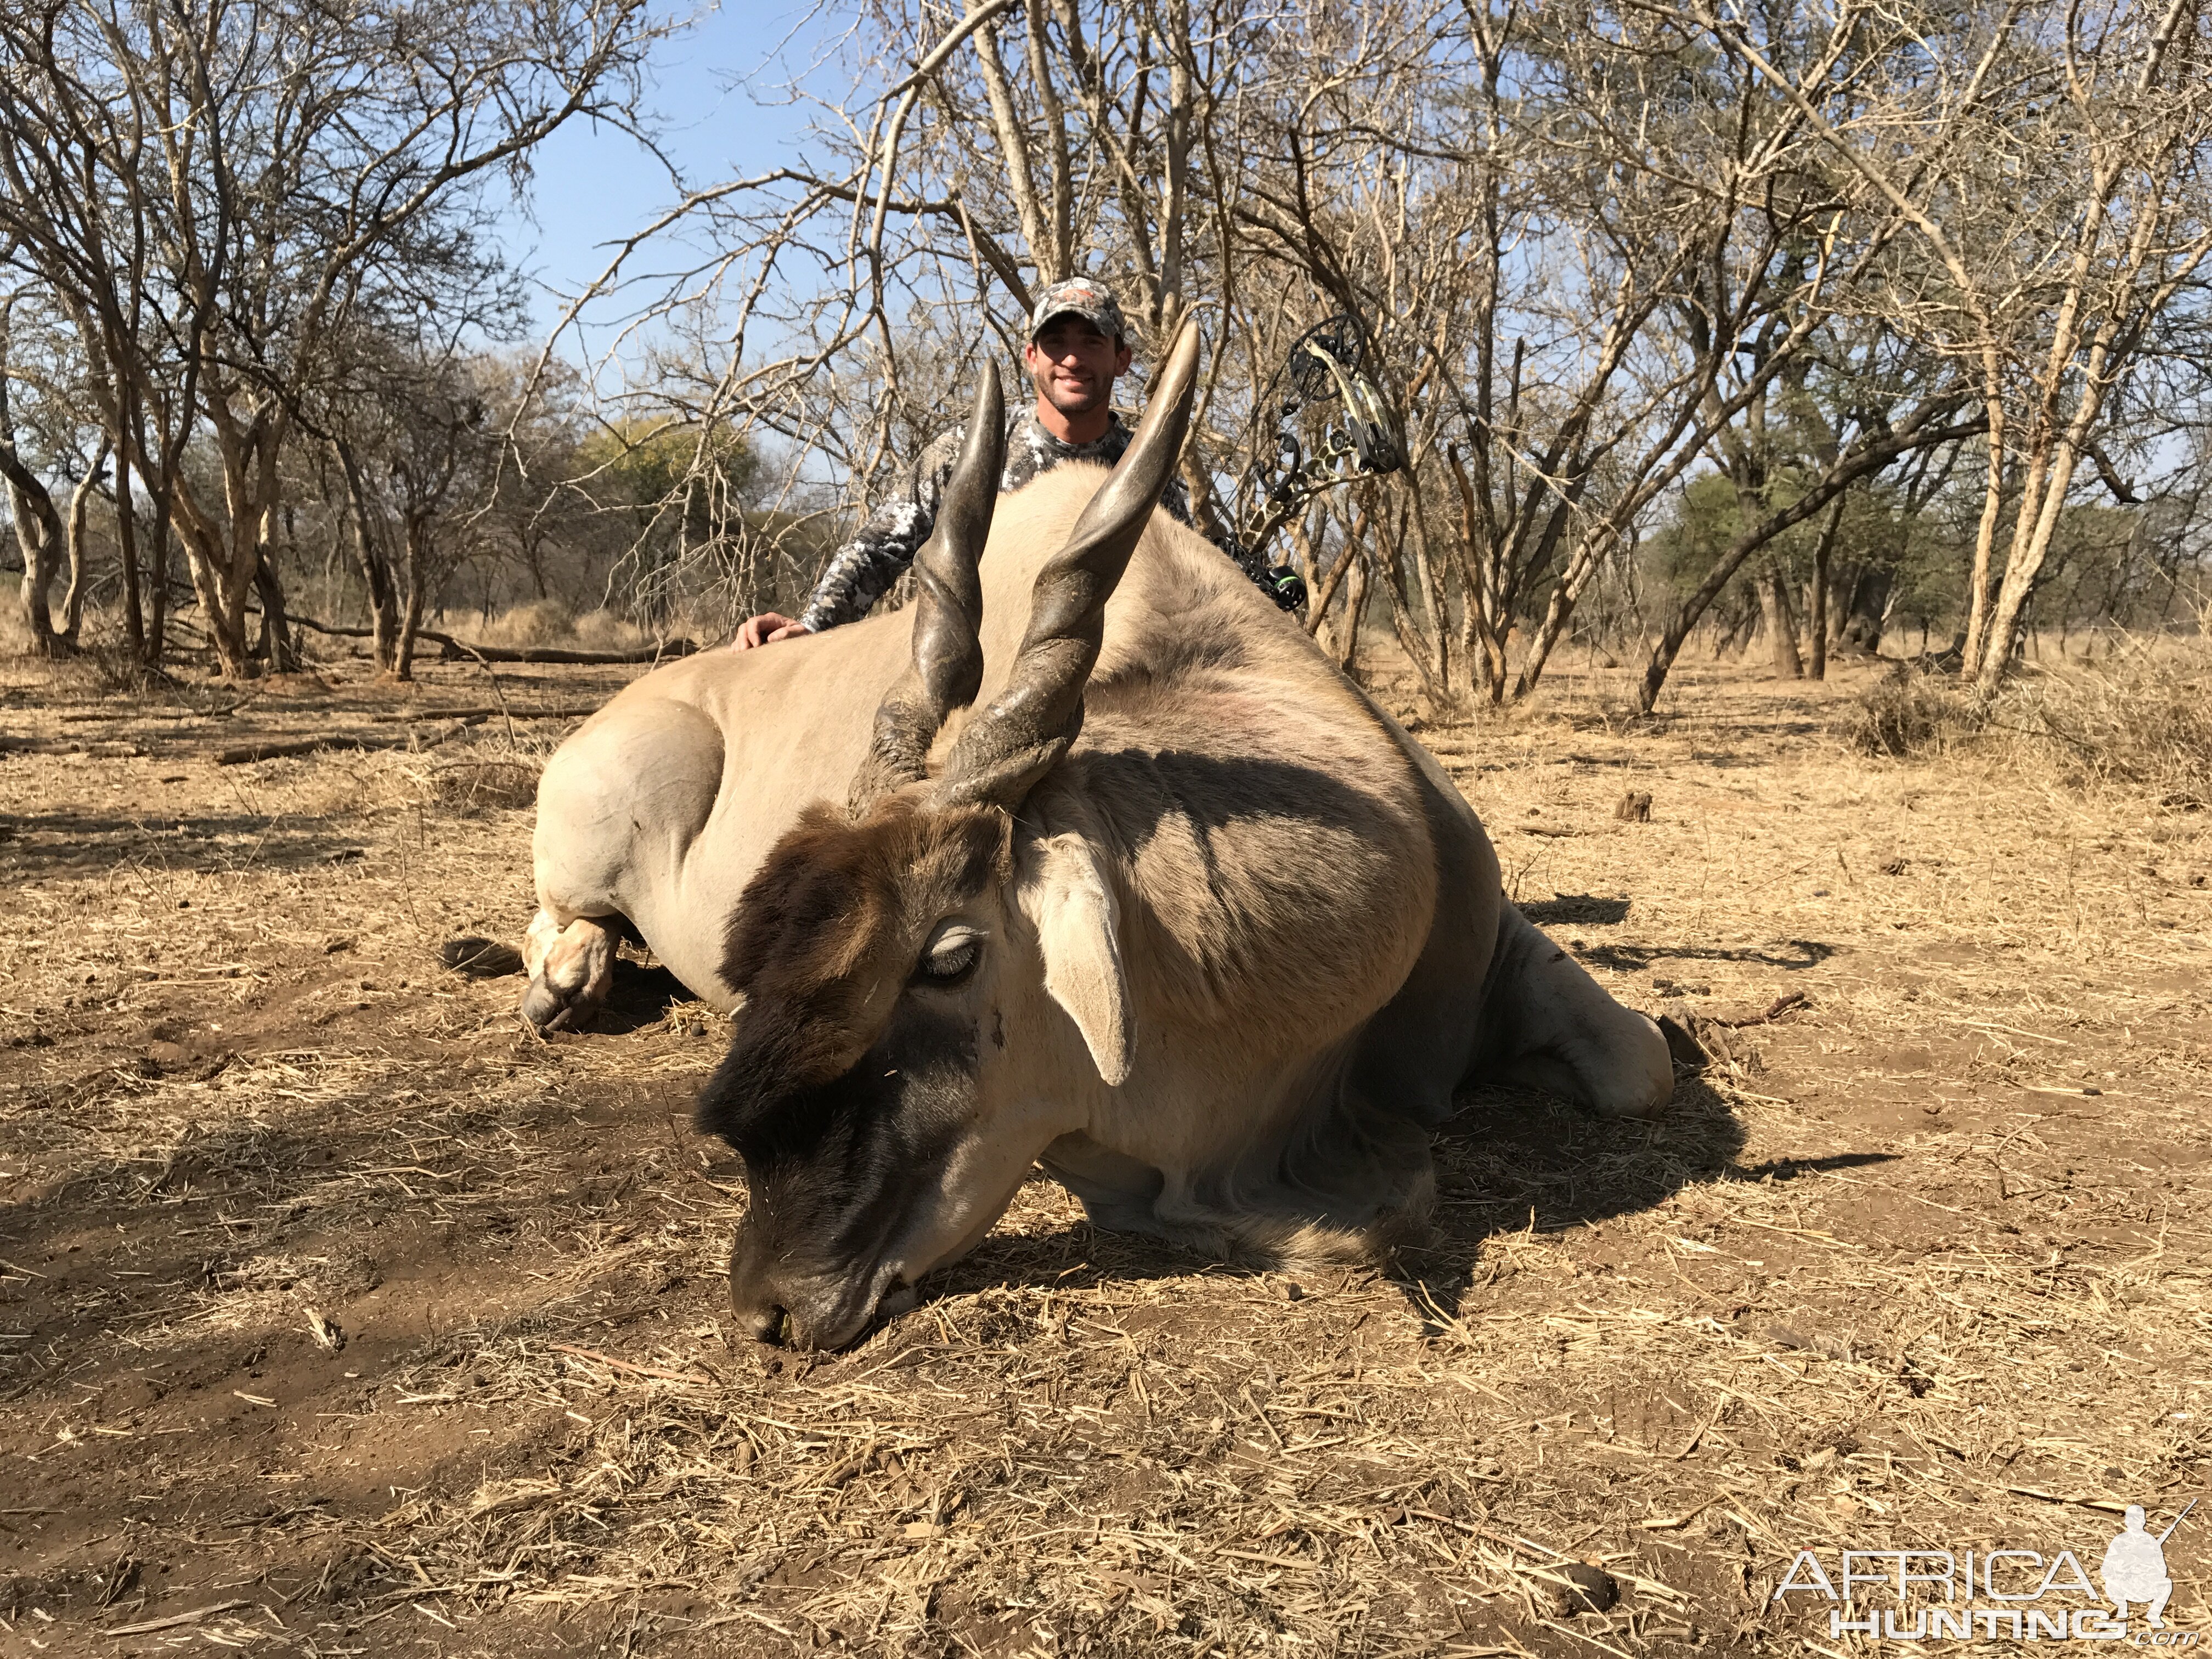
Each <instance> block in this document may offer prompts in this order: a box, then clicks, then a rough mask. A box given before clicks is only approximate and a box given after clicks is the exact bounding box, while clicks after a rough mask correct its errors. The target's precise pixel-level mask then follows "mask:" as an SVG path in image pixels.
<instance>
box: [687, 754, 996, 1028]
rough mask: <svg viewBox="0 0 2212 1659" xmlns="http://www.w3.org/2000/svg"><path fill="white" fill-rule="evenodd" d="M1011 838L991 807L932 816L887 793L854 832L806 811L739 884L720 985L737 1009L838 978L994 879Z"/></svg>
mask: <svg viewBox="0 0 2212 1659" xmlns="http://www.w3.org/2000/svg"><path fill="white" fill-rule="evenodd" d="M1010 838H1011V826H1010V823H1009V821H1008V819H1007V817H1006V814H1005V813H1004V812H1002V811H999V810H997V809H996V808H994V807H984V806H968V807H959V808H956V809H954V810H951V811H926V810H924V809H923V808H921V806H919V805H917V804H916V803H915V799H914V798H913V797H912V796H911V795H907V794H894V795H889V796H886V797H885V798H884V799H882V800H880V801H878V803H877V804H876V805H875V807H874V808H873V809H872V811H870V812H869V813H868V815H867V816H866V817H864V818H862V819H861V820H860V822H859V823H853V822H852V821H851V820H849V819H848V818H847V817H845V815H844V814H843V813H842V812H841V811H837V810H836V808H835V807H832V806H830V805H827V804H826V803H825V804H821V805H815V806H811V807H809V808H808V809H807V810H806V811H805V812H804V813H803V814H801V815H800V817H799V822H798V823H795V824H793V826H792V827H791V829H788V830H787V831H785V832H784V835H783V837H782V839H781V840H780V841H778V842H776V844H775V846H774V847H773V848H770V849H769V855H768V857H767V859H766V860H763V863H762V865H761V867H760V870H759V871H758V872H757V873H756V874H755V875H754V877H753V878H752V880H751V881H750V882H749V883H748V884H746V887H745V890H744V895H743V896H741V897H740V898H739V900H738V913H737V915H735V916H734V917H733V918H732V921H731V924H730V930H729V933H728V936H727V941H726V945H725V955H724V957H723V976H724V977H725V978H726V980H727V981H729V983H730V984H732V986H734V987H737V988H738V990H740V991H743V992H744V994H745V995H746V996H747V998H748V999H758V998H763V997H767V998H775V997H779V996H792V995H801V996H803V995H806V994H810V993H811V992H814V991H816V990H818V989H820V988H822V987H826V986H828V985H829V984H831V983H833V982H835V981H839V980H842V979H845V978H847V977H848V976H849V975H853V974H854V973H855V972H857V971H859V970H860V969H862V968H863V967H865V966H866V965H867V964H869V963H872V962H875V961H879V960H880V959H881V957H882V955H883V953H884V951H886V950H888V949H890V948H891V947H893V946H894V945H896V944H897V943H899V942H900V940H901V938H902V935H903V934H905V933H907V932H908V931H909V930H911V929H913V928H915V927H920V926H924V925H926V924H927V921H930V920H933V919H934V916H935V915H936V914H938V913H940V912H942V911H943V910H945V909H946V908H951V907H952V906H954V905H957V904H959V903H961V902H963V901H964V900H966V899H968V898H969V897H970V896H973V895H974V894H975V892H976V891H977V890H980V889H981V888H982V887H983V886H984V885H985V884H987V883H988V882H989V881H991V880H992V879H993V878H994V877H995V876H997V875H999V874H1000V873H1001V872H1002V871H1003V869H1004V867H1005V864H1006V858H1007V856H1008V845H1009V842H1010Z"/></svg>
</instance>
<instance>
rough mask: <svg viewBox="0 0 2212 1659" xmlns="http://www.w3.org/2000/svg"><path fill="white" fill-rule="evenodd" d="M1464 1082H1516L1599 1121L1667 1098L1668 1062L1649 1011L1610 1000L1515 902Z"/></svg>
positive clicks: (1637, 1112) (1670, 1087) (1654, 1107)
mask: <svg viewBox="0 0 2212 1659" xmlns="http://www.w3.org/2000/svg"><path fill="white" fill-rule="evenodd" d="M1483 1024H1484V1042H1483V1048H1482V1054H1481V1058H1480V1060H1478V1061H1477V1063H1476V1066H1475V1068H1474V1072H1473V1073H1472V1074H1471V1077H1470V1079H1469V1080H1470V1081H1474V1082H1481V1083H1508V1084H1519V1085H1525V1086H1527V1087H1529V1088H1535V1089H1541V1090H1543V1091H1545V1092H1547V1094H1554V1095H1559V1096H1560V1097H1563V1098H1565V1099H1567V1100H1571V1101H1573V1102H1574V1103H1576V1104H1577V1105H1578V1106H1583V1107H1586V1108H1588V1109H1589V1110H1591V1111H1594V1112H1596V1113H1598V1114H1600V1115H1602V1116H1605V1117H1650V1116H1653V1115H1656V1113H1657V1112H1658V1111H1659V1110H1660V1109H1661V1108H1662V1107H1663V1106H1665V1105H1666V1104H1667V1103H1668V1101H1669V1100H1670V1099H1672V1098H1673V1097H1674V1058H1673V1056H1672V1054H1670V1053H1669V1052H1668V1047H1667V1039H1666V1036H1664V1035H1663V1034H1662V1032H1661V1031H1660V1030H1659V1027H1658V1025H1657V1024H1656V1022H1655V1021H1653V1020H1652V1019H1651V1018H1650V1017H1649V1016H1648V1015H1645V1014H1640V1013H1638V1012H1636V1011H1635V1010H1634V1009H1633V1008H1626V1007H1623V1006H1621V1005H1620V1003H1618V1002H1615V1001H1614V1000H1613V998H1612V997H1611V996H1610V995H1609V994H1607V991H1606V989H1605V987H1603V986H1601V985H1600V984H1599V983H1598V982H1597V981H1595V980H1594V979H1592V978H1591V977H1590V976H1589V974H1587V973H1586V972H1584V971H1583V966H1582V964H1581V963H1578V962H1577V961H1576V960H1575V959H1574V957H1571V955H1569V954H1568V953H1567V951H1565V949H1563V948H1562V947H1560V946H1559V945H1554V944H1553V942H1552V941H1551V940H1550V939H1547V938H1545V937H1544V935H1543V934H1542V933H1539V932H1537V930H1536V928H1535V927H1534V925H1532V924H1531V923H1530V922H1529V921H1528V918H1527V917H1526V916H1524V915H1522V914H1521V912H1520V911H1519V910H1518V909H1516V908H1514V907H1513V906H1512V905H1510V904H1508V905H1506V906H1505V907H1504V911H1503V913H1502V914H1501V915H1499V917H1498V956H1497V958H1496V962H1495V964H1494V966H1493V967H1492V969H1491V975H1490V989H1489V997H1488V1000H1486V1003H1485V1005H1484V1007H1483Z"/></svg>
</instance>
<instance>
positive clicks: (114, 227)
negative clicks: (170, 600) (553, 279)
mask: <svg viewBox="0 0 2212 1659" xmlns="http://www.w3.org/2000/svg"><path fill="white" fill-rule="evenodd" d="M659 27H661V26H660V25H658V24H656V23H655V22H653V20H652V19H651V18H650V16H649V15H648V13H647V8H646V5H645V0H455V3H452V4H448V5H445V6H441V7H438V8H435V9H422V8H419V7H411V6H403V7H398V8H396V9H395V8H392V7H387V6H384V5H370V6H368V7H366V8H356V9H348V10H344V11H339V12H334V11H332V10H331V9H329V8H327V7H323V6H319V5H315V4H313V3H309V0H214V3H210V4H207V5H203V6H199V7H196V8H193V9H191V10H190V11H188V12H185V11H177V10H174V9H171V8H169V7H167V6H164V5H161V4H158V3H155V0H42V3H40V4H39V5H37V6H35V7H33V8H30V9H21V8H19V9H10V10H9V11H8V12H7V13H6V14H5V15H4V16H0V58H5V60H6V61H7V63H8V64H9V73H8V74H7V75H6V76H0V181H4V185H5V188H4V189H0V233H4V234H7V235H8V236H9V237H11V238H13V240H14V243H15V249H16V253H15V258H16V259H17V260H18V262H19V263H20V264H22V265H23V266H24V267H25V268H27V269H28V270H32V271H33V272H34V273H35V274H37V275H38V276H40V277H42V278H43V279H44V280H45V281H46V282H47V283H50V284H51V285H52V288H53V289H54V291H55V292H56V294H57V295H58V297H59V300H60V302H61V303H62V304H64V306H66V307H69V308H70V311H71V313H72V314H73V316H74V317H75V319H76V322H77V325H78V331H79V333H80V336H81V340H82V349H83V351H84V353H85V356H86V357H87V359H88V362H91V363H93V364H94V366H95V369H96V374H95V376H94V378H95V380H96V381H97V383H98V385H99V386H100V396H101V400H102V404H103V414H104V416H106V420H107V422H108V424H109V428H110V431H111V434H112V436H113V438H114V440H115V441H116V444H117V447H118V452H119V453H122V454H124V455H125V456H127V458H128V459H129V461H130V463H131V465H132V466H133V467H134V468H135V469H136V471H137V472H138V473H139V474H140V475H141V476H142V477H147V478H149V480H150V481H151V482H152V483H153V486H154V490H155V535H156V544H157V547H158V546H159V545H160V544H161V540H162V538H164V537H165V536H166V533H167V527H168V526H169V524H170V523H171V522H172V521H173V524H174V526H175V528H176V530H177V532H178V534H179V537H180V538H181V541H182V544H183V546H184V549H185V556H186V563H187V566H188V568H189V570H190V573H191V580H192V586H193V588H194V590H195V592H196V594H197V599H198V601H199V605H200V608H201V612H202V616H203V618H204V622H205V624H206V626H207V629H208V631H209V634H210V638H211V640H212V643H213V645H214V648H215V651H216V657H217V659H218V661H219V662H220V664H221V665H222V669H223V671H224V672H226V673H227V674H230V675H234V676H237V675H243V674H246V673H247V672H248V671H250V658H249V653H248V646H247V641H246V608H247V605H248V602H249V599H251V598H252V597H253V596H254V595H255V594H256V593H257V592H258V593H259V594H260V596H261V597H262V599H263V601H264V605H268V604H270V603H271V602H272V601H273V600H274V599H275V598H276V590H275V588H274V586H273V583H274V567H273V564H272V563H271V562H270V557H269V550H270V547H271V545H272V538H273V537H274V535H275V533H276V524H277V515H278V512H279V508H280V507H281V505H282V480H283V471H282V459H283V451H284V447H285V445H286V442H287V441H288V439H289V436H290V434H291V430H292V420H293V416H294V413H295V410H296V408H297V406H298V400H299V397H300V395H301V392H302V390H303V388H305V387H307V386H310V385H312V384H313V380H314V379H315V377H316V376H317V375H319V374H321V373H322V372H323V371H324V370H325V367H326V363H327V356H328V349H329V346H330V343H331V339H332V337H333V336H334V335H335V334H337V333H338V332H340V331H343V329H344V328H345V327H346V326H347V325H348V324H349V320H350V319H352V317H353V316H354V314H355V313H356V310H357V309H358V308H360V307H362V306H363V305H365V304H368V303H371V302H372V301H374V297H375V296H376V295H377V294H378V293H379V292H380V290H381V289H385V288H386V287H387V286H389V285H392V284H394V283H404V282H406V281H407V280H410V279H411V278H413V277H415V276H418V275H419V274H420V273H421V272H422V271H423V270H426V269H428V270H435V269H436V268H438V267H439V266H440V265H441V264H444V263H446V262H448V261H450V260H452V259H453V258H455V257H456V255H457V252H458V253H459V255H461V256H462V257H464V258H465V255H466V251H467V247H468V245H469V244H470V243H471V240H473V239H475V238H477V237H478V236H479V235H480V234H481V232H482V228H483V215H484V214H485V213H486V212H487V211H488V207H487V198H486V197H485V196H484V194H483V185H486V184H489V182H491V181H492V180H494V179H495V178H496V177H497V176H498V175H499V174H500V173H501V171H502V170H505V171H506V172H507V173H519V172H520V171H522V170H526V167H527V162H528V156H529V154H530V151H531V149H532V147H533V146H534V145H535V144H537V143H538V142H539V141H540V140H541V139H543V138H544V137H545V136H546V135H547V134H548V133H550V132H551V131H554V130H555V129H556V128H557V127H558V126H559V125H561V124H562V122H564V121H566V120H568V118H571V117H572V116H574V115H576V114H578V113H580V112H588V113H592V114H594V115H598V116H600V117H602V118H611V119H614V120H617V121H623V122H627V121H628V120H629V118H630V116H631V112H632V110H633V108H634V106H635V95H636V84H635V70H636V67H637V64H638V63H639V61H640V56H641V52H642V51H643V49H644V47H645V46H646V45H647V42H648V41H649V40H650V39H651V38H652V37H653V34H654V33H655V32H656V30H657V29H658V28H659ZM149 411H152V414H153V421H152V424H153V426H154V428H155V432H156V433H157V434H159V435H160V436H158V437H155V438H153V439H151V440H150V441H149V433H148V431H147V415H148V412H149ZM202 431H204V433H205V435H207V437H208V439H209V440H210V442H211V445H212V447H213V450H214V453H215V454H216V458H217V460H218V463H219V465H218V473H219V480H220V483H219V492H218V493H217V494H215V495H210V494H209V493H208V492H207V491H206V490H205V489H204V488H203V487H202V486H200V485H199V483H197V481H196V480H195V478H194V477H192V476H191V473H190V472H189V471H186V470H185V469H183V468H182V467H180V465H179V462H180V460H181V459H182V456H183V453H184V451H183V447H184V443H185V441H187V440H188V439H189V438H190V437H191V435H192V434H193V433H195V432H202ZM164 591H165V587H164V584H162V583H161V581H160V580H158V576H157V580H156V582H155V595H156V604H157V605H158V604H159V603H160V595H161V593H162V592H164Z"/></svg>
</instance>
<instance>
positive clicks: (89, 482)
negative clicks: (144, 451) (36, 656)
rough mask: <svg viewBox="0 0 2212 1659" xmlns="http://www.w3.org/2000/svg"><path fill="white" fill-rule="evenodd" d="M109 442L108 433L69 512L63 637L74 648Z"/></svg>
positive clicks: (72, 497) (73, 494) (79, 484)
mask: <svg viewBox="0 0 2212 1659" xmlns="http://www.w3.org/2000/svg"><path fill="white" fill-rule="evenodd" d="M107 455H108V443H107V439H106V435H102V436H101V438H100V447H99V448H98V449H97V450H95V451H94V453H93V457H92V465H90V466H88V467H87V468H86V469H85V471H84V477H82V478H80V479H79V480H77V486H76V489H74V490H72V491H71V492H70V511H69V587H68V589H67V591H66V592H64V593H63V595H62V626H61V636H62V638H63V639H64V641H67V642H68V643H69V644H70V646H71V647H75V646H76V641H77V634H78V631H79V629H81V627H82V624H83V622H84V593H85V588H86V586H88V580H89V579H88V576H87V575H86V574H85V573H86V568H87V566H88V563H89V561H88V560H87V558H86V557H85V536H86V528H85V520H86V517H87V515H88V513H90V511H91V507H92V497H93V495H94V491H95V490H96V489H98V488H99V484H100V473H101V472H102V471H104V470H105V469H106V465H107Z"/></svg>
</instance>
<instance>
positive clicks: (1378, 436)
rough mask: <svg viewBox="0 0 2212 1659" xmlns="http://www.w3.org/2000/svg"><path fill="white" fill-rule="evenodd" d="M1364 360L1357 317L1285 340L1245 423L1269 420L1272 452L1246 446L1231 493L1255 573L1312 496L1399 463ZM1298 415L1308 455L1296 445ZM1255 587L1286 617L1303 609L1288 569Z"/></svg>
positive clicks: (1300, 583) (1367, 348)
mask: <svg viewBox="0 0 2212 1659" xmlns="http://www.w3.org/2000/svg"><path fill="white" fill-rule="evenodd" d="M1373 359H1374V347H1373V343H1372V342H1371V341H1370V338H1369V337H1368V333H1367V331H1366V329H1365V328H1364V327H1363V326H1362V325H1361V324H1360V321H1359V319H1358V318H1357V317H1355V316H1353V315H1352V313H1349V312H1340V313H1338V314H1337V315H1336V316H1334V317H1331V318H1329V319H1328V320H1326V321H1325V322H1322V323H1318V324H1316V325H1314V326H1313V327H1311V328H1310V329H1308V330H1307V331H1305V332H1304V334H1301V335H1300V336H1298V337H1297V339H1296V340H1294V341H1292V342H1291V349H1290V350H1289V352H1288V353H1286V354H1285V357H1284V361H1283V366H1282V367H1281V368H1279V369H1277V370H1276V371H1275V374H1274V377H1273V379H1272V380H1269V381H1268V382H1267V390H1266V391H1265V392H1263V393H1261V397H1260V400H1259V402H1258V404H1255V408H1254V424H1255V428H1256V427H1260V426H1261V425H1263V424H1264V423H1265V422H1267V421H1269V420H1271V419H1272V421H1273V425H1274V428H1275V431H1274V441H1273V446H1272V447H1269V446H1268V445H1267V444H1266V443H1265V442H1263V441H1255V443H1254V445H1253V455H1252V464H1251V465H1249V466H1248V467H1247V468H1245V469H1244V476H1243V477H1241V478H1239V479H1238V480H1237V493H1236V495H1235V497H1234V501H1235V517H1236V520H1237V532H1238V535H1239V537H1240V538H1241V539H1242V540H1243V544H1244V556H1245V557H1246V558H1247V559H1248V560H1249V561H1250V562H1252V564H1253V565H1254V567H1255V568H1258V567H1259V565H1260V562H1261V559H1262V557H1263V556H1264V555H1265V552H1266V550H1267V544H1268V543H1269V542H1270V541H1272V540H1273V539H1274V538H1275V536H1276V535H1277V533H1278V532H1280V531H1281V529H1282V527H1283V526H1285V524H1287V523H1288V522H1290V520H1291V518H1292V517H1294V516H1295V515H1296V514H1297V513H1298V511H1299V510H1300V509H1301V508H1302V507H1304V506H1305V504H1306V503H1307V502H1308V501H1311V500H1312V499H1313V498H1314V497H1315V496H1316V495H1320V494H1321V493H1322V491H1323V490H1325V489H1334V488H1336V486H1337V485H1339V484H1346V483H1352V482H1353V481H1354V480H1356V479H1359V478H1377V477H1383V475H1384V474H1386V473H1390V472H1395V471H1398V469H1399V468H1400V467H1401V466H1403V465H1405V464H1406V460H1405V447H1404V445H1403V444H1402V443H1401V441H1400V439H1399V437H1398V433H1397V427H1396V424H1395V422H1393V421H1392V420H1391V418H1390V413H1389V406H1388V405H1387V404H1384V402H1383V397H1382V394H1381V393H1380V392H1377V391H1376V387H1375V382H1374V381H1373V380H1372V379H1371V378H1370V375H1369V372H1368V371H1369V365H1370V363H1371V362H1373ZM1301 416H1304V417H1305V420H1304V422H1303V424H1304V426H1305V428H1306V433H1307V438H1308V441H1309V442H1310V446H1311V447H1310V449H1309V447H1307V442H1302V441H1300V434H1299V428H1300V425H1301V423H1302V422H1301V421H1300V417H1301ZM1316 416H1318V424H1319V429H1318V430H1317V431H1316V430H1315V429H1314V426H1315V417H1316ZM1262 586H1265V587H1266V588H1267V591H1268V592H1270V593H1271V594H1272V595H1273V597H1274V600H1275V603H1276V604H1277V605H1280V606H1282V607H1283V609H1284V610H1285V611H1295V610H1297V608H1298V607H1299V606H1300V605H1304V603H1305V599H1306V588H1305V582H1304V580H1303V579H1302V578H1301V577H1300V576H1299V575H1298V574H1297V571H1296V570H1295V569H1293V568H1291V566H1289V565H1287V564H1284V565H1277V566H1275V567H1273V568H1270V569H1268V571H1267V579H1266V580H1265V582H1264V583H1263V584H1262Z"/></svg>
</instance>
